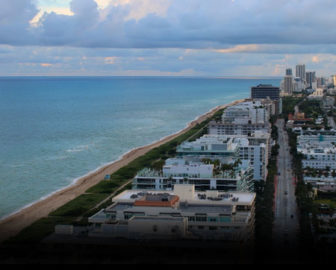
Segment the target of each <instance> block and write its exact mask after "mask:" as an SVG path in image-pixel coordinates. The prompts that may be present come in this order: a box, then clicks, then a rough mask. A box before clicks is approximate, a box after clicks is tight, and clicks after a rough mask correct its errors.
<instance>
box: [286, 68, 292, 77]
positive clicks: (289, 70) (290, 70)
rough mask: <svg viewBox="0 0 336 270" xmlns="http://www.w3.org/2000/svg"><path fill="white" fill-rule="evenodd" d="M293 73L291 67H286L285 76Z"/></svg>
mask: <svg viewBox="0 0 336 270" xmlns="http://www.w3.org/2000/svg"><path fill="white" fill-rule="evenodd" d="M292 75H293V71H292V69H291V68H287V69H286V76H292Z"/></svg>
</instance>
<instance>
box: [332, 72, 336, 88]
mask: <svg viewBox="0 0 336 270" xmlns="http://www.w3.org/2000/svg"><path fill="white" fill-rule="evenodd" d="M331 77H332V82H333V84H334V87H336V75H333V76H331Z"/></svg>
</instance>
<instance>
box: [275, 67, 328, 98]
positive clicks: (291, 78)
mask: <svg viewBox="0 0 336 270" xmlns="http://www.w3.org/2000/svg"><path fill="white" fill-rule="evenodd" d="M328 84H329V80H328V78H325V77H317V76H316V72H315V71H307V70H306V65H304V64H298V65H296V67H295V75H294V72H293V70H292V68H287V69H286V74H285V76H284V78H283V80H282V82H281V86H280V88H281V90H282V92H283V94H285V95H291V94H293V93H300V92H302V91H303V90H308V91H311V92H313V91H315V90H317V89H319V88H324V87H325V86H327V85H328Z"/></svg>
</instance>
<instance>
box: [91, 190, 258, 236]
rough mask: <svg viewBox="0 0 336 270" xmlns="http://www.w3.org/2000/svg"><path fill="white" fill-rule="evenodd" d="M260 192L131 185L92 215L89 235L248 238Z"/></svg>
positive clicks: (252, 233)
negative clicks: (132, 186)
mask: <svg viewBox="0 0 336 270" xmlns="http://www.w3.org/2000/svg"><path fill="white" fill-rule="evenodd" d="M255 197H256V194H255V193H242V192H229V193H228V192H220V191H213V190H211V191H204V192H196V191H195V186H194V185H175V186H174V190H173V191H166V192H162V191H156V190H153V191H148V190H142V191H141V190H126V191H124V192H122V193H121V194H119V195H117V196H116V197H114V198H113V200H112V205H111V206H109V207H107V208H106V209H103V210H101V211H99V212H98V213H96V214H95V215H93V216H92V217H90V218H89V222H90V223H91V224H92V225H93V226H92V228H91V230H90V233H89V236H93V237H118V238H120V237H122V238H128V239H214V240H227V241H239V242H243V241H249V240H253V235H254V216H255V213H254V212H255Z"/></svg>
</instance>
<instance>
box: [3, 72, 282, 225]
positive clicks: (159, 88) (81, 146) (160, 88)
mask: <svg viewBox="0 0 336 270" xmlns="http://www.w3.org/2000/svg"><path fill="white" fill-rule="evenodd" d="M260 83H265V84H273V85H276V86H279V85H280V79H247V78H243V79H239V78H234V79H228V78H180V77H0V219H1V218H4V217H6V216H8V215H9V214H11V213H13V212H16V211H18V210H20V209H22V208H23V207H26V206H27V205H30V204H31V203H34V202H36V201H38V200H40V199H42V198H45V197H46V196H48V195H50V194H52V193H53V192H55V191H57V190H60V189H62V188H64V187H66V186H69V185H71V184H72V183H74V181H76V179H78V178H80V177H81V176H83V175H86V174H88V173H89V172H91V171H94V170H96V169H97V168H99V167H101V166H103V165H105V164H107V163H110V162H112V161H115V160H118V159H119V158H120V157H121V156H122V155H123V154H124V153H126V152H128V151H130V150H131V149H133V148H136V147H139V146H143V145H147V144H150V143H152V142H154V141H157V140H159V139H161V138H162V137H165V136H168V135H170V134H173V133H176V132H178V131H179V130H181V129H183V128H184V127H186V125H187V124H188V123H189V122H191V121H192V120H194V119H195V118H196V117H198V116H199V115H201V114H204V113H206V112H208V111H209V110H211V109H212V108H213V107H215V106H217V105H222V104H227V103H229V102H231V101H234V100H236V99H241V98H248V97H249V96H250V87H251V86H255V85H258V84H260Z"/></svg>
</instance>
